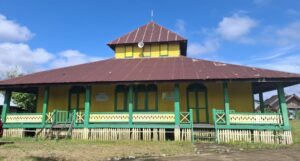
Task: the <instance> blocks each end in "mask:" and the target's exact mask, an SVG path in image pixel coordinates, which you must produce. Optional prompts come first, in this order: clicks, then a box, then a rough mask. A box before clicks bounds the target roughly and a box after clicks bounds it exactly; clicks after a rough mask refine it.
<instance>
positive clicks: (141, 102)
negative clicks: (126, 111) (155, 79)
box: [134, 85, 147, 111]
mask: <svg viewBox="0 0 300 161" xmlns="http://www.w3.org/2000/svg"><path fill="white" fill-rule="evenodd" d="M146 99H147V97H146V87H145V85H138V86H136V89H135V98H134V100H135V111H146V110H147V108H146Z"/></svg>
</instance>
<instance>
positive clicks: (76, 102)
mask: <svg viewBox="0 0 300 161" xmlns="http://www.w3.org/2000/svg"><path fill="white" fill-rule="evenodd" d="M84 102H85V88H84V87H80V86H74V87H72V88H71V89H70V91H69V111H70V112H72V111H73V110H74V109H76V111H82V112H83V111H84Z"/></svg>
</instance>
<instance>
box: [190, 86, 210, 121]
mask: <svg viewBox="0 0 300 161" xmlns="http://www.w3.org/2000/svg"><path fill="white" fill-rule="evenodd" d="M192 92H194V97H195V101H196V102H195V107H191V106H190V97H189V96H190V93H192ZM200 92H204V97H205V98H204V101H205V102H204V103H205V106H204V107H200V106H199V97H198V96H199V93H200ZM186 100H187V101H186V102H187V103H186V104H187V111H188V110H189V109H194V111H195V112H196V120H195V122H196V123H209V111H208V94H207V88H206V87H205V86H204V85H203V84H199V83H194V84H190V85H189V86H188V87H187V88H186ZM202 110H204V111H205V122H201V121H200V111H202Z"/></svg>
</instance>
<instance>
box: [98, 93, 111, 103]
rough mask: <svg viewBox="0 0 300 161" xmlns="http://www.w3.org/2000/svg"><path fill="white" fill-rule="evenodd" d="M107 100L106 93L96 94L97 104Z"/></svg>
mask: <svg viewBox="0 0 300 161" xmlns="http://www.w3.org/2000/svg"><path fill="white" fill-rule="evenodd" d="M107 100H108V95H107V94H106V93H103V92H101V93H97V94H96V101H98V102H104V101H107Z"/></svg>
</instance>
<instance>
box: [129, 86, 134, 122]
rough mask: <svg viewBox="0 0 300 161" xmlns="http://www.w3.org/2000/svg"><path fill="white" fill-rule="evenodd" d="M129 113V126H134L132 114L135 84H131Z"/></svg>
mask: <svg viewBox="0 0 300 161" xmlns="http://www.w3.org/2000/svg"><path fill="white" fill-rule="evenodd" d="M128 113H129V126H130V127H132V115H133V86H132V85H131V86H129V91H128Z"/></svg>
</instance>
